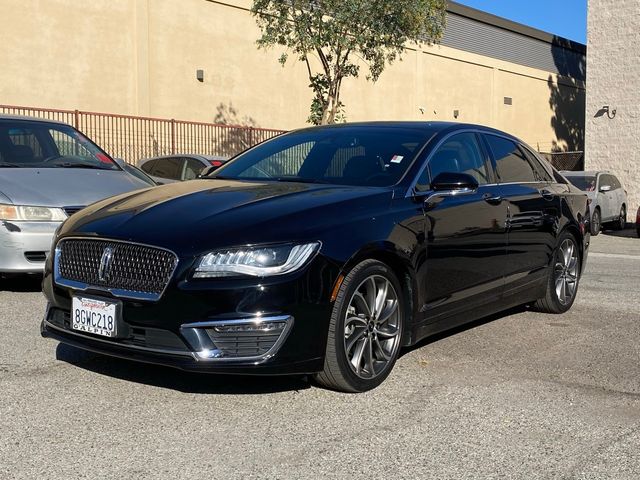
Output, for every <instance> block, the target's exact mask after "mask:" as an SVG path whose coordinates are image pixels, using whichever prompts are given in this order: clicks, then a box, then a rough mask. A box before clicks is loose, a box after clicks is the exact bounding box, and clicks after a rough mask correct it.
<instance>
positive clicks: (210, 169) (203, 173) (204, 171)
mask: <svg viewBox="0 0 640 480" xmlns="http://www.w3.org/2000/svg"><path fill="white" fill-rule="evenodd" d="M217 169H218V167H216V166H215V165H211V166H210V167H204V168H203V169H202V170H200V173H199V174H198V177H197V178H203V177H206V176H207V175H211V174H212V173H213V172H215V171H216V170H217Z"/></svg>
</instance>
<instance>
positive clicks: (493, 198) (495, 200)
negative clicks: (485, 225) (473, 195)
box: [482, 193, 504, 205]
mask: <svg viewBox="0 0 640 480" xmlns="http://www.w3.org/2000/svg"><path fill="white" fill-rule="evenodd" d="M482 199H483V200H484V201H485V202H487V203H490V204H491V205H500V204H501V203H502V200H504V199H503V198H502V197H501V196H500V195H491V194H490V193H485V194H484V195H483V196H482Z"/></svg>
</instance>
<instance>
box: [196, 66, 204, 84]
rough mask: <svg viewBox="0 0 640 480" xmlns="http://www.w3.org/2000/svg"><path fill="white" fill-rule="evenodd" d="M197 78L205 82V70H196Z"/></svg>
mask: <svg viewBox="0 0 640 480" xmlns="http://www.w3.org/2000/svg"><path fill="white" fill-rule="evenodd" d="M196 78H197V79H198V81H199V82H204V70H201V69H199V70H196Z"/></svg>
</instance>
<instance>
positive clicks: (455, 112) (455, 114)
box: [453, 110, 460, 118]
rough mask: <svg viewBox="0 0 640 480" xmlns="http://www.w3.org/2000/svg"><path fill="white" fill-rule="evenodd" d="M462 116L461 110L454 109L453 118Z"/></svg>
mask: <svg viewBox="0 0 640 480" xmlns="http://www.w3.org/2000/svg"><path fill="white" fill-rule="evenodd" d="M459 116H460V110H454V111H453V118H458V117H459Z"/></svg>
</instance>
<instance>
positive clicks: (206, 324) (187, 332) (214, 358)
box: [180, 315, 294, 365]
mask: <svg viewBox="0 0 640 480" xmlns="http://www.w3.org/2000/svg"><path fill="white" fill-rule="evenodd" d="M276 322H277V323H282V322H284V323H285V327H284V329H283V330H282V333H281V334H280V336H279V337H278V339H277V340H276V341H275V343H274V344H273V346H272V347H271V348H270V349H269V351H267V352H266V353H263V354H262V355H256V356H251V357H224V356H222V355H223V352H222V351H221V350H218V349H217V348H215V345H214V343H213V341H212V340H211V339H210V338H209V337H208V335H206V334H205V335H206V338H204V340H205V341H208V342H209V343H210V344H211V345H210V346H211V347H213V348H204V349H202V350H197V351H194V352H193V353H192V356H193V358H195V359H196V360H197V361H198V362H206V363H246V362H250V363H252V364H253V365H258V364H260V363H264V362H266V361H267V360H269V359H270V358H272V357H274V356H275V355H276V354H277V353H278V351H279V350H280V347H282V344H283V343H284V342H285V341H286V339H287V338H288V337H289V333H290V332H291V330H292V328H293V323H294V317H293V316H291V315H277V316H270V317H262V316H255V317H249V318H241V319H228V320H211V321H203V322H194V323H185V324H183V325H181V326H180V334H181V335H182V337H183V338H184V339H185V340H186V341H187V343H189V344H190V347H191V348H192V349H195V348H194V345H192V344H191V342H192V340H191V339H193V337H194V336H196V337H197V338H198V340H200V341H201V340H203V338H202V337H201V336H200V335H198V333H197V332H198V330H200V329H205V328H213V327H216V326H227V325H247V324H254V325H255V324H261V323H264V324H266V323H276ZM201 346H202V345H201Z"/></svg>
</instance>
